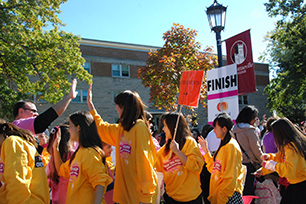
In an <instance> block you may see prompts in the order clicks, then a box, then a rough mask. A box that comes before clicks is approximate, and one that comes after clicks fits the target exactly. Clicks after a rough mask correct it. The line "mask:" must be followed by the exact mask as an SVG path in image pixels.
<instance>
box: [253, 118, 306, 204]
mask: <svg viewBox="0 0 306 204" xmlns="http://www.w3.org/2000/svg"><path fill="white" fill-rule="evenodd" d="M271 128H272V133H273V137H274V140H275V143H276V146H277V149H278V152H277V153H276V154H272V153H269V154H263V155H262V157H261V159H262V160H263V168H261V169H259V170H257V171H256V172H255V173H254V175H255V176H257V177H259V176H261V175H266V174H269V173H271V172H273V171H275V172H277V173H278V175H279V176H280V177H286V178H287V180H288V182H289V185H288V187H287V188H286V190H285V192H284V194H283V197H282V200H281V204H284V203H305V201H306V194H305V188H306V137H305V136H304V135H303V134H302V133H301V132H300V131H299V130H298V129H297V128H296V127H295V125H294V124H293V123H292V122H291V121H290V120H289V119H287V118H280V119H278V120H276V121H274V122H273V123H272V124H271Z"/></svg>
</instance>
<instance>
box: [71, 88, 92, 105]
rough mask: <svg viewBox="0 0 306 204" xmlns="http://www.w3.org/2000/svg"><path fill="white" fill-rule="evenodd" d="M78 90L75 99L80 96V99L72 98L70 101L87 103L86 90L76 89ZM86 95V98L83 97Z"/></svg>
mask: <svg viewBox="0 0 306 204" xmlns="http://www.w3.org/2000/svg"><path fill="white" fill-rule="evenodd" d="M76 91H77V92H78V95H77V97H76V98H75V99H77V98H80V100H78V101H76V100H75V99H72V101H71V103H87V101H86V100H87V96H88V90H76ZM84 96H86V98H84Z"/></svg>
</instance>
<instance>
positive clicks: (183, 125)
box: [163, 112, 191, 154]
mask: <svg viewBox="0 0 306 204" xmlns="http://www.w3.org/2000/svg"><path fill="white" fill-rule="evenodd" d="M177 120H179V122H178V126H177V131H176V136H175V141H176V142H177V143H178V144H179V149H180V150H181V149H182V148H183V146H184V144H185V142H186V137H188V136H191V132H190V129H189V126H188V123H187V121H186V119H185V117H184V116H183V115H182V114H180V115H179V113H177V112H172V113H165V114H164V117H163V123H164V127H163V130H164V132H165V134H166V138H167V139H168V140H167V142H166V149H165V153H166V154H168V152H169V150H170V142H171V141H172V139H173V136H174V132H175V127H176V123H177Z"/></svg>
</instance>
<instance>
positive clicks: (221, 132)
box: [213, 113, 233, 140]
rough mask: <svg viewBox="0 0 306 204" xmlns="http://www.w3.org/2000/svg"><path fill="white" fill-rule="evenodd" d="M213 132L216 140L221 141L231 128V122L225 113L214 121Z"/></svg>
mask: <svg viewBox="0 0 306 204" xmlns="http://www.w3.org/2000/svg"><path fill="white" fill-rule="evenodd" d="M213 124H214V132H215V133H216V136H217V138H219V139H221V140H223V139H224V138H225V136H226V135H227V134H228V133H229V131H230V130H231V129H232V127H233V121H232V119H231V117H230V116H229V115H228V114H227V113H220V114H219V115H218V116H217V117H216V118H215V119H214V122H213Z"/></svg>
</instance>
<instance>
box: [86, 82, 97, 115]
mask: <svg viewBox="0 0 306 204" xmlns="http://www.w3.org/2000/svg"><path fill="white" fill-rule="evenodd" d="M87 105H88V109H89V111H92V110H94V109H95V106H94V104H93V102H92V84H89V88H88V94H87Z"/></svg>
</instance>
